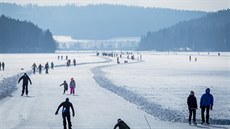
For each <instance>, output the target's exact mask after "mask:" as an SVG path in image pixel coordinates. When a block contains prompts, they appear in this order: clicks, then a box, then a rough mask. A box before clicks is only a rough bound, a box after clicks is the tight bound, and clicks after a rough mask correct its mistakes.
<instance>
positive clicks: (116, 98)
mask: <svg viewBox="0 0 230 129" xmlns="http://www.w3.org/2000/svg"><path fill="white" fill-rule="evenodd" d="M193 54H195V53H193ZM58 55H63V56H64V58H65V55H68V56H69V58H70V59H74V58H75V59H76V60H77V63H78V65H77V66H76V67H74V66H71V67H66V66H64V65H65V63H66V61H65V60H57V56H58ZM142 56H143V61H136V60H135V61H129V62H133V63H130V64H123V63H122V64H119V65H117V64H116V58H104V57H100V56H99V57H98V56H95V53H83V52H82V53H67V54H66V53H56V54H1V55H0V61H4V62H5V64H6V68H5V71H0V91H1V89H2V88H1V87H9V88H11V87H16V88H12V90H14V89H17V90H15V91H14V92H13V93H11V94H10V95H8V96H7V97H5V98H2V99H0V129H62V128H63V127H62V118H61V115H60V114H61V112H60V111H59V115H58V116H55V115H54V113H55V110H56V108H57V106H58V105H59V104H60V103H61V102H62V101H64V100H65V98H66V97H69V98H70V101H71V102H72V103H73V105H74V107H75V111H76V116H75V117H74V118H72V122H73V129H93V128H94V129H108V128H113V126H114V125H115V123H116V120H117V118H122V119H124V121H125V122H126V123H127V124H128V125H129V126H130V127H131V128H132V129H149V126H148V124H147V122H146V120H145V118H144V116H146V117H147V119H148V122H149V123H150V126H151V128H152V129H159V128H162V129H172V128H173V129H190V128H194V126H189V125H188V124H187V123H183V122H169V121H170V120H172V119H171V118H169V119H167V116H169V117H171V116H170V115H167V114H171V115H173V113H175V114H178V116H181V117H182V118H180V119H182V120H183V119H186V118H187V106H186V99H187V96H188V94H189V91H190V90H194V91H195V95H196V97H197V99H198V101H199V98H200V96H201V95H202V93H203V92H204V90H205V88H207V87H210V88H211V93H212V94H213V96H214V98H215V103H214V110H213V111H211V118H213V119H218V120H219V119H227V120H229V118H230V102H229V99H230V94H229V93H230V87H229V86H228V85H229V84H230V80H229V76H230V69H229V68H230V64H229V58H230V57H229V55H228V53H227V54H225V56H222V55H221V56H214V55H204V53H200V55H199V56H197V57H198V62H194V61H192V62H189V61H188V53H179V54H177V55H175V54H169V55H168V54H167V53H154V52H143V53H142ZM193 57H194V56H193ZM111 59H112V60H111ZM123 60H124V59H122V61H123ZM51 61H53V62H54V64H55V65H59V66H61V67H55V68H54V70H50V71H49V74H44V72H43V74H35V75H31V80H32V82H33V85H29V95H30V96H29V97H21V96H20V94H21V93H20V92H21V83H20V84H16V83H17V79H18V77H19V75H18V74H20V73H23V72H25V71H29V70H31V66H32V64H33V63H34V62H35V63H37V64H39V63H42V64H43V65H44V64H45V63H46V62H51ZM21 68H23V70H22V69H21ZM101 70H103V71H104V72H105V73H104V72H102V71H101ZM11 77H13V78H11ZM71 77H74V78H75V80H76V83H77V88H76V92H77V95H76V96H70V95H63V94H62V92H63V87H60V86H59V85H60V84H61V83H62V82H63V81H64V80H67V82H69V80H70V78H71ZM3 78H5V79H3ZM4 80H8V81H5V82H4ZM9 80H10V81H9ZM6 83H7V86H5V85H6ZM102 87H104V88H102ZM107 89H109V90H107ZM111 91H112V92H111ZM116 92H117V93H116ZM0 93H1V94H3V92H0ZM9 93H10V92H9ZM134 98H137V99H138V102H135V100H134ZM140 103H141V104H140ZM143 105H148V108H146V107H147V106H143ZM149 106H153V107H152V109H151V107H149ZM154 108H155V109H154ZM147 109H148V110H149V111H148V110H147ZM156 109H159V111H162V112H160V113H156V111H155V110H156ZM198 113H199V111H198ZM159 114H162V116H164V117H160V116H159ZM162 118H164V119H162ZM197 118H200V115H197ZM172 121H173V120H172ZM175 121H176V120H175ZM197 127H198V128H223V129H227V128H230V126H229V125H214V124H213V125H210V126H201V125H198V126H197Z"/></svg>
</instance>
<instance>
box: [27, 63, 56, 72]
mask: <svg viewBox="0 0 230 129" xmlns="http://www.w3.org/2000/svg"><path fill="white" fill-rule="evenodd" d="M50 67H51V69H53V68H54V63H53V62H51V64H50V66H49V63H48V62H47V63H46V64H45V70H46V74H48V73H49V68H50ZM42 68H43V66H42V65H41V64H39V65H38V66H37V65H36V64H35V63H34V64H33V65H32V69H33V74H35V73H36V69H38V71H39V74H41V73H42Z"/></svg>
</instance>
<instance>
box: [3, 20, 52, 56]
mask: <svg viewBox="0 0 230 129" xmlns="http://www.w3.org/2000/svg"><path fill="white" fill-rule="evenodd" d="M55 50H56V42H55V41H54V39H53V36H52V34H51V32H50V31H49V30H45V31H43V30H42V29H40V28H39V27H37V26H36V25H34V24H33V23H31V22H27V21H19V20H15V19H12V18H10V17H6V16H4V15H2V16H1V17H0V52H1V53H29V52H30V53H35V52H36V53H39V52H42V53H44V52H55Z"/></svg>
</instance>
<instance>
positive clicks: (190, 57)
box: [188, 55, 197, 62]
mask: <svg viewBox="0 0 230 129" xmlns="http://www.w3.org/2000/svg"><path fill="white" fill-rule="evenodd" d="M188 59H189V62H191V61H192V56H191V55H190V56H189V57H188ZM194 61H195V62H197V57H195V59H194Z"/></svg>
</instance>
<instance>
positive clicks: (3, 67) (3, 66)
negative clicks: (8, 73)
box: [2, 62, 5, 71]
mask: <svg viewBox="0 0 230 129" xmlns="http://www.w3.org/2000/svg"><path fill="white" fill-rule="evenodd" d="M2 70H3V71H4V70H5V63H4V62H2Z"/></svg>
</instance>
